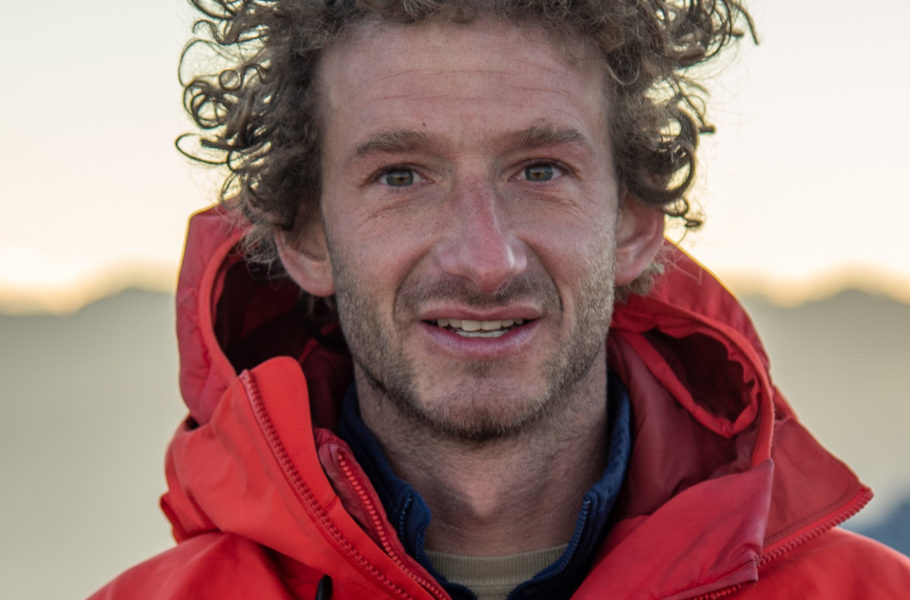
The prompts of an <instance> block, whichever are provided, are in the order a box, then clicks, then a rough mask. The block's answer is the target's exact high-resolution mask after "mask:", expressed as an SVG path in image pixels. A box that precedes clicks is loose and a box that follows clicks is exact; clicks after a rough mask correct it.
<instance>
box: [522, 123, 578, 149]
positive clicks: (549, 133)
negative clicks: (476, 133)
mask: <svg viewBox="0 0 910 600" xmlns="http://www.w3.org/2000/svg"><path fill="white" fill-rule="evenodd" d="M507 139H508V140H509V141H510V144H509V145H513V146H518V147H524V148H540V147H542V146H555V145H559V144H580V145H582V146H584V147H585V148H589V147H590V144H589V143H588V140H587V138H586V137H585V136H584V135H582V134H581V133H580V132H579V131H577V130H575V129H569V128H565V127H556V126H538V125H535V126H532V127H528V128H527V129H522V130H521V131H517V132H515V133H514V134H511V135H509V136H508V138H507Z"/></svg>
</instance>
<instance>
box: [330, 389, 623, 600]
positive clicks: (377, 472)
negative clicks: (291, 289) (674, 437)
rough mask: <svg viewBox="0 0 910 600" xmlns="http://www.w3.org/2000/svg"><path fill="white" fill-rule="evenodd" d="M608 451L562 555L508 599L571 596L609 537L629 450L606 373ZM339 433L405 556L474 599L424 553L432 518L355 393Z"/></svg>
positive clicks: (619, 394)
mask: <svg viewBox="0 0 910 600" xmlns="http://www.w3.org/2000/svg"><path fill="white" fill-rule="evenodd" d="M607 398H608V401H607V414H608V417H607V423H608V428H609V431H608V436H609V442H608V449H607V452H608V454H607V466H606V469H605V470H604V474H603V476H602V477H601V478H600V479H598V480H597V481H596V482H595V483H594V485H592V486H591V488H590V489H589V490H588V492H587V493H586V494H585V496H584V499H583V501H582V506H581V510H580V511H579V513H578V520H577V521H576V524H575V531H574V533H573V535H572V539H571V541H570V542H569V545H568V547H567V548H566V550H565V552H563V554H562V555H561V556H560V557H559V558H558V559H557V560H556V562H554V563H553V564H551V565H550V566H548V567H546V568H545V569H543V570H542V571H540V572H539V573H537V574H536V575H535V576H534V577H533V578H532V579H530V580H528V581H526V582H525V583H523V584H521V585H519V586H518V587H517V588H515V589H514V590H513V591H512V593H511V594H509V600H530V599H532V598H533V599H537V598H547V599H559V598H569V597H570V596H571V595H572V593H573V592H574V591H575V589H576V588H577V587H578V586H579V585H580V584H581V582H582V580H583V579H584V577H585V574H586V573H587V572H588V570H589V568H590V566H591V563H592V562H593V560H594V556H595V554H596V552H597V548H598V547H599V546H600V544H601V542H602V541H603V539H604V537H605V536H606V534H607V525H608V522H609V516H610V511H611V510H612V508H613V505H614V504H615V502H616V498H617V496H618V495H619V489H620V487H621V486H622V483H623V481H624V480H625V476H626V469H627V467H628V465H629V457H630V454H631V450H632V437H631V415H630V412H631V407H630V403H629V392H628V390H627V389H626V386H625V385H624V384H623V382H622V381H621V380H620V378H619V376H618V375H616V374H614V373H610V376H609V378H608V386H607ZM338 433H339V435H340V436H341V437H342V439H344V440H345V441H346V442H347V443H348V445H350V447H351V450H352V451H353V452H354V456H355V457H356V458H357V461H358V462H359V463H360V465H361V466H362V467H363V469H364V471H366V474H367V476H368V477H369V478H370V481H371V482H372V483H373V486H374V487H375V488H376V492H377V493H378V494H379V498H380V500H381V501H382V505H383V507H384V508H385V511H386V514H387V515H388V518H389V521H390V522H391V523H392V526H393V527H395V529H396V531H397V532H398V537H399V538H400V539H401V542H402V544H404V547H405V549H406V550H407V551H408V553H409V554H410V555H411V556H413V557H414V558H415V559H416V560H417V561H418V562H419V563H420V564H421V565H423V567H424V568H426V569H427V571H429V572H430V573H431V574H432V575H433V576H434V577H435V578H436V579H437V580H438V581H439V582H440V584H441V585H442V586H443V587H445V589H446V591H447V592H449V594H450V595H451V596H452V598H454V599H455V600H474V598H475V596H474V594H473V593H472V592H471V591H470V590H468V589H467V588H465V587H464V586H460V585H457V584H454V583H451V582H448V581H446V579H445V578H444V577H443V576H442V575H440V574H439V573H438V572H437V571H436V570H435V569H433V565H432V564H431V563H430V561H429V559H428V558H427V555H426V552H425V551H424V536H425V535H426V530H427V526H428V525H429V524H430V519H431V517H432V515H431V514H430V509H429V507H428V506H427V505H426V503H425V502H424V500H423V498H421V496H420V494H419V493H418V492H417V490H415V489H414V488H413V487H411V486H410V485H409V484H408V483H407V482H406V481H404V480H403V479H401V478H399V477H398V476H397V475H396V474H395V472H394V471H393V470H392V467H391V465H390V464H389V462H388V459H387V458H386V456H385V453H384V452H383V450H382V447H381V446H380V445H379V440H377V439H376V436H375V435H373V432H372V431H371V430H370V429H369V427H367V425H366V423H364V422H363V419H362V418H361V416H360V406H359V403H358V400H357V390H356V387H355V385H354V384H353V383H352V384H351V386H350V387H349V388H348V391H347V393H346V394H345V398H344V403H343V405H342V410H341V415H340V419H339V423H338Z"/></svg>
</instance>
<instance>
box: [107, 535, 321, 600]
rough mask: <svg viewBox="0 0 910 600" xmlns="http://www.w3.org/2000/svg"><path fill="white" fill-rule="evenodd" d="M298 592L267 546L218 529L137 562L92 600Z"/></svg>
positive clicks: (279, 595) (274, 595)
mask: <svg viewBox="0 0 910 600" xmlns="http://www.w3.org/2000/svg"><path fill="white" fill-rule="evenodd" d="M313 577H314V581H313V583H312V587H313V589H314V590H315V588H316V585H317V583H318V574H316V573H315V572H314V573H313ZM295 583H301V584H303V583H304V582H295ZM293 597H294V596H293V595H292V594H291V593H290V591H289V590H288V589H287V588H286V587H285V585H284V583H282V578H281V576H280V574H279V573H278V567H277V566H276V564H275V562H274V561H273V560H272V558H271V557H270V556H269V555H268V553H267V551H266V550H265V549H263V548H262V547H261V546H259V545H258V544H255V543H253V542H251V541H250V540H248V539H246V538H243V537H240V536H237V535H232V534H226V533H220V532H213V533H206V534H203V535H199V536H196V537H193V538H190V539H188V540H186V541H184V542H181V543H180V544H179V545H177V546H176V547H174V548H172V549H170V550H167V551H165V552H163V553H161V554H159V555H157V556H155V557H153V558H151V559H149V560H147V561H145V562H143V563H140V564H138V565H136V566H135V567H132V568H131V569H129V570H127V571H125V572H124V573H122V574H121V575H120V576H119V577H117V578H116V579H114V580H113V581H111V582H110V583H108V584H107V585H106V586H104V587H103V588H101V589H100V590H98V591H97V592H95V593H94V594H93V595H92V596H90V597H89V600H113V599H121V598H122V599H130V600H165V599H167V600H176V599H183V598H198V599H206V598H212V599H215V598H218V599H230V598H238V599H239V598H262V599H268V600H273V599H274V600H278V599H281V600H290V599H291V598H293Z"/></svg>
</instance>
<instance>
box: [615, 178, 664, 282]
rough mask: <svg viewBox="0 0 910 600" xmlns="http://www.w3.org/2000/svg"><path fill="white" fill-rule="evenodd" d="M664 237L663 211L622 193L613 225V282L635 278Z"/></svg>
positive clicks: (648, 263) (648, 261) (655, 254)
mask: <svg viewBox="0 0 910 600" xmlns="http://www.w3.org/2000/svg"><path fill="white" fill-rule="evenodd" d="M663 239H664V213H663V212H661V210H660V209H659V208H657V207H656V206H651V205H649V204H645V203H644V202H641V201H639V200H638V199H636V198H633V197H632V196H630V195H628V194H625V195H624V196H623V198H622V201H621V203H620V209H619V223H618V224H617V226H616V267H615V270H614V276H615V283H616V285H625V284H627V283H631V282H632V281H634V280H635V278H637V277H638V276H639V275H641V274H642V272H643V271H644V270H645V269H646V268H647V267H648V265H650V264H651V261H652V260H654V257H655V256H657V252H658V251H659V250H660V247H661V245H662V244H663Z"/></svg>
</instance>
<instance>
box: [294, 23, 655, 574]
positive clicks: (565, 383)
mask: <svg viewBox="0 0 910 600" xmlns="http://www.w3.org/2000/svg"><path fill="white" fill-rule="evenodd" d="M320 75H321V83H322V91H323V99H322V106H321V109H322V112H323V124H324V133H325V138H324V144H323V157H322V168H323V190H322V204H321V210H322V220H321V223H319V222H317V223H309V224H308V225H307V227H308V231H305V232H304V235H300V236H295V238H296V240H297V241H295V242H294V245H293V246H291V245H289V244H286V243H281V241H280V240H279V242H280V243H279V252H280V255H281V258H282V261H283V262H284V264H285V267H286V268H287V270H288V272H289V273H290V274H291V276H292V277H293V278H294V279H295V280H296V281H297V282H298V283H299V284H300V285H301V286H302V287H303V288H304V289H305V290H307V291H308V292H310V293H312V294H315V295H318V296H329V295H332V294H334V295H335V299H336V303H337V307H338V312H339V316H340V319H341V325H342V330H343V332H344V334H345V338H346V340H347V342H348V346H349V348H350V350H351V353H352V355H353V357H354V361H355V380H356V383H357V388H358V394H359V398H360V407H361V412H362V414H363V418H364V420H365V422H366V423H367V425H368V426H369V427H370V428H371V429H372V430H373V431H374V433H375V434H376V436H377V437H378V439H379V440H380V442H381V443H382V445H383V448H384V450H385V451H386V453H387V455H388V457H389V459H390V461H391V463H392V466H393V468H394V469H395V471H396V473H397V474H398V475H399V476H400V477H402V478H403V479H405V480H406V481H408V482H409V483H410V484H411V485H413V486H414V487H415V488H416V489H417V490H418V491H419V492H420V493H421V495H422V496H423V497H424V499H425V500H426V502H427V504H428V505H429V506H430V509H431V510H432V512H433V520H432V522H431V524H430V527H429V529H428V530H427V539H426V546H427V548H428V549H430V550H436V551H440V552H449V553H456V554H467V555H475V556H494V555H505V554H514V553H518V552H525V551H530V550H535V549H541V548H547V547H553V546H557V545H560V544H564V543H566V542H568V540H569V538H570V537H571V534H572V530H573V527H574V524H575V519H576V517H577V513H578V509H579V506H580V503H581V499H582V497H583V496H584V493H585V492H586V491H587V489H588V488H589V487H590V485H591V483H592V482H593V481H594V480H596V479H597V478H598V477H599V476H600V475H601V474H602V472H603V468H604V461H605V458H606V457H605V443H606V440H605V431H606V383H607V369H606V355H605V344H604V342H605V339H606V335H607V329H608V325H609V322H610V315H611V311H612V304H613V288H614V285H616V284H621V283H626V282H628V281H631V280H632V279H634V278H635V277H636V276H637V275H638V274H639V273H640V272H641V270H642V269H643V268H644V267H645V266H646V265H647V264H648V263H649V262H650V260H651V258H652V257H653V255H654V253H656V251H657V248H658V247H659V244H660V240H661V234H662V224H663V217H662V215H661V214H660V213H659V211H657V210H653V209H644V208H641V207H635V206H634V205H635V203H634V201H626V200H624V201H623V202H622V204H623V206H624V208H623V210H622V211H620V191H619V186H618V184H617V181H616V176H615V174H614V172H613V167H612V156H611V150H610V141H609V139H608V134H607V131H608V126H607V115H606V109H605V107H606V101H605V92H604V89H605V73H604V71H603V67H602V66H601V65H600V63H599V62H598V55H597V53H596V52H595V51H594V50H592V49H590V48H587V47H585V46H582V45H581V44H577V45H573V44H570V43H562V44H560V43H556V42H555V41H554V40H553V39H552V38H551V37H549V36H547V34H545V33H544V32H542V31H539V30H537V29H536V28H533V27H520V26H516V25H513V24H508V23H504V22H501V21H496V20H482V21H481V20H478V21H476V22H472V23H469V24H454V23H450V22H448V21H445V20H431V21H429V22H425V23H422V24H419V25H408V26H404V25H392V24H368V25H364V26H361V27H360V28H359V29H358V30H357V31H356V32H354V33H353V34H352V35H351V36H350V37H349V39H347V40H345V41H344V42H343V43H340V44H337V45H336V46H334V47H331V48H329V49H328V50H327V51H326V53H325V55H324V56H323V58H322V63H321V65H320ZM626 206H632V208H629V209H628V210H626V208H625V207H626Z"/></svg>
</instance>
